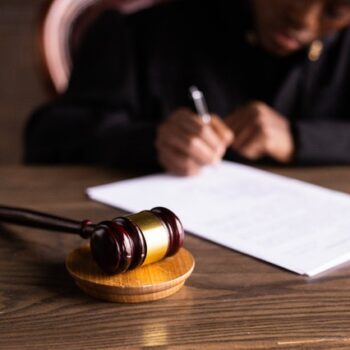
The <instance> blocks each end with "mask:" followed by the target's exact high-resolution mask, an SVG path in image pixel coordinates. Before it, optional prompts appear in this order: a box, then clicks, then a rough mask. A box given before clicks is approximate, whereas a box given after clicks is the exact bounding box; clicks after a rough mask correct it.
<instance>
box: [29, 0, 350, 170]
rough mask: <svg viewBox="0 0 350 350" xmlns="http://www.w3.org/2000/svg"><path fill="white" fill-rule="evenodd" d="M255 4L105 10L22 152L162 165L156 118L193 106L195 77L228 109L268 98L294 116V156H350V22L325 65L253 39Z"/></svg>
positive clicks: (49, 159)
mask: <svg viewBox="0 0 350 350" xmlns="http://www.w3.org/2000/svg"><path fill="white" fill-rule="evenodd" d="M246 4H247V1H246V0H235V1H225V0H217V1H208V0H184V1H177V2H175V3H171V4H168V5H162V6H158V7H155V8H152V9H148V10H145V11H142V12H139V13H137V14H134V15H131V16H128V17H123V16H121V15H120V14H118V13H117V12H112V11H110V12H107V13H105V14H103V15H102V16H101V17H100V19H99V20H98V21H97V22H96V23H95V24H94V25H93V27H92V28H91V29H90V30H89V32H88V34H87V35H86V37H85V40H84V41H83V43H82V45H81V49H80V50H79V53H78V55H77V56H76V58H75V61H74V68H73V72H72V75H71V79H70V84H69V87H68V89H67V91H66V93H65V94H64V95H63V96H62V97H60V98H59V99H57V100H56V101H53V102H52V103H50V104H48V105H46V106H44V107H42V108H40V109H39V110H37V111H36V112H35V113H34V114H33V116H32V117H31V119H30V121H29V123H28V126H27V129H26V150H25V160H26V161H27V162H30V163H62V162H63V163H71V162H80V163H81V162H85V163H86V162H89V163H105V164H109V165H117V166H121V167H125V166H133V167H149V166H151V167H152V166H157V157H156V151H155V148H154V140H155V135H156V129H157V126H158V125H159V123H160V122H161V121H162V120H164V119H165V118H167V116H168V115H169V113H171V111H173V110H174V109H176V108H177V107H179V106H188V105H190V102H189V98H188V87H189V86H190V85H197V86H198V87H199V88H200V89H201V90H203V92H204V94H205V95H206V98H207V103H208V105H209V108H210V110H211V111H212V112H215V113H217V114H219V115H220V116H222V117H225V116H226V115H227V114H228V113H230V112H232V111H233V110H234V109H235V108H237V107H238V106H240V105H242V104H244V103H246V102H248V101H251V100H260V101H264V102H266V103H267V104H269V105H270V106H272V107H273V108H275V109H276V110H277V111H279V112H280V113H281V114H282V115H284V116H285V117H286V118H288V119H289V120H290V122H291V124H292V130H293V136H294V138H295V143H296V154H295V159H294V161H295V162H296V163H298V164H317V163H350V30H349V29H347V30H344V31H343V32H340V33H337V34H334V35H332V36H330V37H327V38H324V50H323V53H322V55H321V57H320V59H319V60H318V61H316V62H311V61H309V60H308V56H307V49H305V50H302V51H300V52H298V53H296V54H293V55H292V56H290V57H287V58H281V57H276V56H273V55H271V54H269V53H267V52H265V51H264V50H262V49H260V48H259V47H252V46H251V45H249V44H248V42H247V40H246V34H247V31H248V30H249V29H250V28H251V22H252V21H251V11H250V10H249V8H247V5H246ZM226 156H227V157H228V158H230V159H236V158H237V157H235V155H234V154H233V152H228V154H227V155H226Z"/></svg>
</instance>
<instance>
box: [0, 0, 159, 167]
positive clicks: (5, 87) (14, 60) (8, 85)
mask: <svg viewBox="0 0 350 350" xmlns="http://www.w3.org/2000/svg"><path fill="white" fill-rule="evenodd" d="M159 1H164V0H0V164H4V163H7V164H16V163H17V164H18V163H20V162H21V161H22V154H23V132H24V128H25V123H26V121H27V119H28V117H29V115H30V113H31V112H32V111H33V109H35V108H36V107H38V106H39V105H41V104H43V103H44V102H46V101H48V100H49V99H52V98H53V97H54V96H57V95H58V94H59V93H61V92H62V91H63V90H64V87H65V85H66V83H67V79H68V76H69V71H70V65H71V61H70V59H71V55H72V56H73V54H74V50H75V49H76V48H77V47H78V43H79V39H80V38H81V36H82V35H83V33H84V30H86V28H87V27H88V25H89V24H91V22H93V20H94V19H95V17H96V16H98V14H99V13H100V12H101V11H103V10H104V9H106V8H111V7H112V8H117V9H118V10H120V11H122V12H124V13H131V12H134V11H137V10H139V9H141V8H144V7H147V6H150V5H152V4H154V3H156V2H159Z"/></svg>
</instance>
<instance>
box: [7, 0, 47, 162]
mask: <svg viewBox="0 0 350 350" xmlns="http://www.w3.org/2000/svg"><path fill="white" fill-rule="evenodd" d="M45 3H47V1H45V0H25V1H23V0H0V163H19V162H20V161H21V159H22V133H23V127H24V124H25V121H26V119H27V118H28V115H29V113H30V112H31V111H32V109H33V108H34V107H35V106H38V105H39V104H41V103H43V102H44V101H45V100H46V99H47V98H48V93H47V91H46V90H45V87H44V84H43V81H42V79H41V76H40V69H39V66H40V65H39V63H40V60H39V56H40V55H39V50H38V45H37V42H38V41H37V40H38V35H37V33H38V28H39V14H40V11H41V9H42V8H43V6H44V4H45Z"/></svg>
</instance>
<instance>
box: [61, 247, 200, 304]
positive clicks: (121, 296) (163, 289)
mask: <svg viewBox="0 0 350 350" xmlns="http://www.w3.org/2000/svg"><path fill="white" fill-rule="evenodd" d="M194 264H195V263H194V259H193V256H192V255H191V253H190V252H189V251H188V250H186V249H185V248H182V249H180V251H179V252H178V253H177V254H175V255H173V256H171V257H168V258H166V259H163V260H160V261H158V262H157V263H153V264H148V265H145V266H140V267H138V268H136V269H133V270H129V271H127V272H124V273H119V274H115V275H108V274H106V273H105V272H103V271H102V270H101V268H100V267H99V266H98V265H97V264H96V262H95V261H94V259H93V258H92V255H91V251H90V246H89V244H87V245H84V246H82V247H79V248H77V249H75V250H74V251H73V252H71V253H69V254H68V256H67V258H66V267H67V270H68V272H69V274H70V275H71V276H72V277H73V278H74V280H75V282H76V283H77V285H78V286H79V287H80V288H81V289H82V290H83V291H84V292H86V293H87V294H88V295H91V296H93V297H95V298H97V299H102V300H107V301H112V302H119V303H141V302H146V301H155V300H158V299H163V298H166V297H168V296H169V295H172V294H174V293H176V292H177V291H178V290H179V289H180V288H181V287H182V286H183V285H184V283H185V281H186V279H187V278H189V277H190V275H191V273H192V271H193V269H194Z"/></svg>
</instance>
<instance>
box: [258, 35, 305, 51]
mask: <svg viewBox="0 0 350 350" xmlns="http://www.w3.org/2000/svg"><path fill="white" fill-rule="evenodd" d="M262 43H263V46H264V48H265V49H266V50H267V51H269V52H270V53H272V54H274V55H278V56H289V55H291V54H293V53H295V52H297V51H299V50H300V49H301V48H302V45H301V43H300V42H298V41H297V40H296V39H293V38H290V37H288V36H286V35H284V34H282V33H272V34H271V35H269V36H267V37H266V38H265V40H262Z"/></svg>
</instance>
